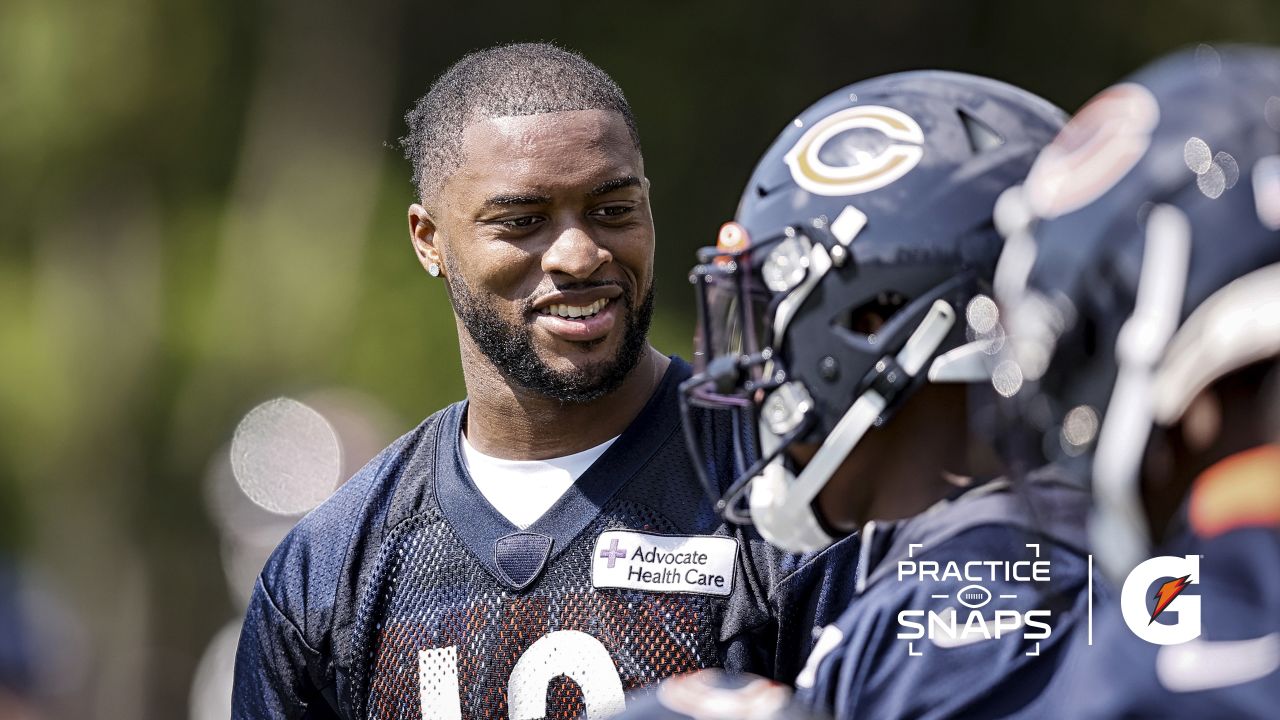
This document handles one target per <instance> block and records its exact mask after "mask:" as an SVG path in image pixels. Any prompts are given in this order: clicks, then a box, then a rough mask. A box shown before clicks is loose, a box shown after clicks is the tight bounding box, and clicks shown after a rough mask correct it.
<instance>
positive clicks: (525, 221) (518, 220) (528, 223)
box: [498, 215, 542, 230]
mask: <svg viewBox="0 0 1280 720" xmlns="http://www.w3.org/2000/svg"><path fill="white" fill-rule="evenodd" d="M541 221H542V218H540V217H538V216H537V215H521V216H520V217H514V218H507V219H506V220H499V221H498V224H499V225H501V226H502V227H504V228H507V229H509V230H523V229H525V228H529V227H533V226H534V225H535V224H537V223H539V222H541Z"/></svg>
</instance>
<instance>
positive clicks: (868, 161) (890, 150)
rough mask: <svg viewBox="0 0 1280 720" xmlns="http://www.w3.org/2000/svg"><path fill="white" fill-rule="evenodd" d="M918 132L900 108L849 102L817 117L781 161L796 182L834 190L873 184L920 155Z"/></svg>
mask: <svg viewBox="0 0 1280 720" xmlns="http://www.w3.org/2000/svg"><path fill="white" fill-rule="evenodd" d="M923 144H924V132H923V131H922V130H921V129H920V125H919V123H917V122H916V121H915V120H913V119H912V118H911V116H910V115H907V114H906V113H904V112H901V111H899V110H894V109H893V108H887V107H880V106H878V105H866V106H861V107H852V108H848V109H846V110H841V111H840V112H837V113H833V114H831V115H828V116H826V117H825V118H823V119H821V120H819V121H818V122H817V123H815V124H814V125H813V126H812V127H810V128H809V129H808V130H806V131H805V133H804V135H801V136H800V140H799V141H798V142H797V143H796V144H795V146H794V147H792V148H791V150H790V151H788V152H787V154H786V156H785V157H783V161H784V162H786V163H787V166H788V167H790V168H791V177H792V178H793V179H794V180H795V181H796V184H797V185H799V186H800V187H802V188H804V189H805V190H808V191H809V192H811V193H815V194H817V195H828V196H839V195H857V194H858V193H864V192H870V191H871V190H877V189H879V188H882V187H884V186H886V185H888V184H889V183H892V182H893V181H895V180H897V179H898V178H900V177H902V176H903V175H906V174H907V173H908V172H910V171H911V169H912V168H914V167H915V166H916V165H917V164H918V163H919V162H920V158H922V157H924V148H923V147H921V146H922V145H923Z"/></svg>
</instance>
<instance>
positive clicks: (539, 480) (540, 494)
mask: <svg viewBox="0 0 1280 720" xmlns="http://www.w3.org/2000/svg"><path fill="white" fill-rule="evenodd" d="M617 439H618V436H617V435H614V436H613V437H611V438H609V439H608V440H605V441H604V442H602V443H600V444H599V445H597V446H595V447H593V448H588V449H586V450H583V451H582V452H579V453H574V454H572V455H565V456H564V457H558V458H550V459H547V460H503V459H502V458H496V457H493V456H491V455H485V454H484V453H482V452H480V451H479V450H476V449H475V448H474V447H472V446H471V442H470V441H469V440H467V436H466V435H463V436H462V458H463V461H464V462H465V463H466V466H467V472H469V473H470V474H471V479H472V481H474V482H475V484H476V488H477V489H479V490H480V494H481V495H484V499H485V500H488V501H489V504H490V505H492V506H493V507H494V509H496V510H497V511H498V512H500V513H502V514H503V515H504V516H505V517H506V518H507V519H508V520H510V521H511V524H512V525H515V526H516V527H518V528H520V529H521V530H524V529H525V528H527V527H529V526H530V525H532V524H533V523H534V522H536V521H537V519H538V518H540V517H542V515H543V513H545V512H546V511H547V510H549V509H551V506H552V505H555V504H556V501H557V500H559V499H560V496H561V495H564V494H565V491H567V490H568V489H569V488H570V487H571V486H572V485H573V483H575V482H576V481H577V480H578V478H579V477H582V473H584V472H586V471H587V468H589V467H591V465H592V464H593V463H594V462H595V461H596V460H598V459H599V458H600V456H601V455H603V454H604V451H605V450H608V449H609V446H610V445H612V444H613V441H614V440H617Z"/></svg>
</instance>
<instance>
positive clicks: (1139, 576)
mask: <svg viewBox="0 0 1280 720" xmlns="http://www.w3.org/2000/svg"><path fill="white" fill-rule="evenodd" d="M1198 584H1200V557H1199V556H1198V555H1187V556H1186V557H1175V556H1171V555H1162V556H1160V557H1155V558H1151V559H1150V560H1147V561H1146V562H1144V563H1142V564H1141V565H1139V566H1138V567H1136V568H1134V569H1133V572H1131V573H1129V577H1128V578H1126V579H1125V581H1124V588H1123V589H1122V590H1121V591H1120V612H1121V613H1122V614H1123V615H1124V622H1125V624H1126V625H1128V626H1129V629H1130V630H1132V631H1133V633H1134V634H1135V635H1137V636H1138V637H1140V638H1142V639H1143V640H1146V641H1147V642H1149V643H1155V644H1156V645H1177V644H1179V643H1184V642H1187V641H1188V640H1192V639H1194V638H1197V637H1200V596H1198V595H1183V594H1182V591H1183V590H1185V589H1186V588H1187V587H1188V586H1190V585H1198ZM1148 598H1150V599H1151V600H1152V601H1153V605H1152V607H1151V608H1150V609H1148V606H1147V599H1148ZM1174 613H1176V614H1177V615H1176V620H1174V621H1173V622H1172V623H1166V622H1158V621H1157V618H1158V619H1160V620H1162V621H1167V620H1168V619H1170V618H1171V617H1174V615H1173V614H1174Z"/></svg>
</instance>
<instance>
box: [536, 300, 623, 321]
mask: <svg viewBox="0 0 1280 720" xmlns="http://www.w3.org/2000/svg"><path fill="white" fill-rule="evenodd" d="M608 304H609V299H608V298H600V299H599V300H596V301H595V302H593V303H591V304H589V305H548V306H547V307H544V308H542V310H540V311H539V312H540V313H541V314H542V315H558V316H559V317H562V318H589V317H593V316H594V315H595V314H596V313H598V312H600V311H601V310H603V309H604V306H605V305H608Z"/></svg>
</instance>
